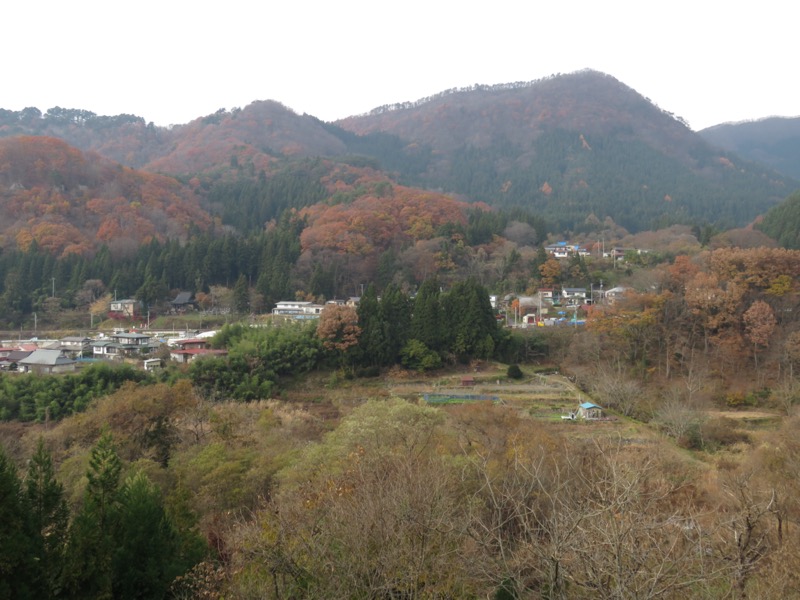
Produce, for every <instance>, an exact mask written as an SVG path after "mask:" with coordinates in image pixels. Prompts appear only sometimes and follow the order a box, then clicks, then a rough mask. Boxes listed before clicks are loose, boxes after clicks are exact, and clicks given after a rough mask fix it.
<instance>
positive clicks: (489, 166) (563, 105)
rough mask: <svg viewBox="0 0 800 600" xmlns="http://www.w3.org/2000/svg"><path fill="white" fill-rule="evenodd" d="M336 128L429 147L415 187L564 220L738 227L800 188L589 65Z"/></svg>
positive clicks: (566, 223)
mask: <svg viewBox="0 0 800 600" xmlns="http://www.w3.org/2000/svg"><path fill="white" fill-rule="evenodd" d="M337 125H339V126H341V127H342V128H345V129H347V130H349V131H352V132H355V133H358V134H366V133H372V132H377V131H380V132H385V133H390V134H394V135H397V136H399V137H400V138H402V139H405V140H407V141H408V142H409V147H414V148H420V147H421V148H425V149H426V150H427V151H429V152H432V157H433V158H432V160H431V161H430V163H429V165H428V169H427V170H426V171H425V172H424V173H423V174H422V175H421V177H419V178H418V180H416V181H417V183H418V184H419V185H428V186H436V187H439V188H442V189H447V190H452V191H456V192H459V193H463V194H465V195H467V196H469V197H471V198H473V199H480V200H483V201H486V202H488V203H489V204H493V205H500V206H508V205H523V206H526V207H527V208H529V209H530V210H533V211H534V212H537V213H538V214H542V215H543V216H545V217H548V218H549V219H550V220H552V221H553V222H555V223H558V224H559V225H560V226H561V227H562V228H578V227H580V224H581V223H582V221H583V219H584V218H585V216H586V215H587V214H589V213H593V214H595V215H597V216H599V217H600V218H602V217H605V216H610V217H612V218H613V219H614V220H615V221H617V222H618V223H620V224H622V225H623V226H625V227H627V228H629V229H632V230H642V229H649V228H653V227H654V225H656V224H659V225H664V224H669V223H670V222H691V221H709V222H716V223H718V224H719V225H721V226H733V225H742V224H744V223H746V222H748V221H750V220H752V219H753V218H754V217H756V216H757V215H758V214H759V213H762V212H764V211H765V210H766V209H767V208H769V207H770V206H772V205H774V204H775V203H776V202H778V201H779V200H780V199H782V198H784V197H785V196H786V195H788V194H789V193H790V192H791V191H793V190H794V189H795V187H796V186H797V185H798V184H797V183H796V182H793V181H791V180H789V179H788V178H786V177H781V176H778V175H777V174H775V173H772V172H771V171H769V170H767V169H764V168H762V167H760V166H758V165H755V164H750V163H746V162H744V161H742V160H741V159H739V158H737V157H736V156H734V155H732V154H730V153H728V152H725V151H722V150H718V149H715V148H714V147H712V146H711V145H709V144H708V143H707V142H706V141H705V140H703V139H702V138H701V137H700V136H698V135H697V134H695V133H693V132H692V131H691V130H690V129H689V128H688V127H687V126H686V124H685V123H684V122H683V121H682V120H681V119H680V117H675V116H673V115H671V114H670V113H667V112H664V111H662V110H660V109H659V108H658V107H656V106H655V105H653V104H652V103H651V102H649V101H648V100H647V99H646V98H643V97H642V96H641V95H639V94H638V93H636V92H635V91H634V90H632V89H630V88H628V87H626V86H625V85H623V84H621V83H620V82H619V81H617V80H616V79H614V78H613V77H610V76H607V75H603V74H601V73H596V72H591V71H587V72H580V73H575V74H572V75H565V76H558V77H553V78H550V79H546V80H542V81H537V82H531V83H520V84H510V85H498V86H477V87H473V88H467V89H460V90H450V91H448V92H444V93H442V94H439V95H436V96H434V97H431V98H426V99H423V100H420V101H418V102H415V103H407V104H401V105H393V106H384V107H380V108H378V109H375V110H373V111H372V112H371V113H369V114H367V115H361V116H358V117H351V118H348V119H344V120H342V121H340V122H338V123H337Z"/></svg>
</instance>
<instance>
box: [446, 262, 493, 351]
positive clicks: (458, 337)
mask: <svg viewBox="0 0 800 600" xmlns="http://www.w3.org/2000/svg"><path fill="white" fill-rule="evenodd" d="M442 304H443V306H444V314H445V315H446V319H445V321H446V323H447V327H446V333H447V344H448V349H449V350H450V351H451V352H453V353H454V354H455V355H456V356H458V357H459V358H460V359H461V360H468V359H469V358H473V357H480V358H488V357H489V356H491V354H492V353H493V351H494V346H495V342H496V340H497V335H498V329H497V322H496V320H495V318H494V311H493V310H492V305H491V303H490V302H489V294H488V292H487V290H486V288H484V287H483V286H482V285H479V284H478V283H477V282H476V281H475V280H474V279H472V278H470V279H467V280H465V281H461V282H458V283H456V284H455V285H454V286H453V288H452V289H451V290H450V291H449V292H448V293H447V294H446V295H445V296H444V297H443V299H442Z"/></svg>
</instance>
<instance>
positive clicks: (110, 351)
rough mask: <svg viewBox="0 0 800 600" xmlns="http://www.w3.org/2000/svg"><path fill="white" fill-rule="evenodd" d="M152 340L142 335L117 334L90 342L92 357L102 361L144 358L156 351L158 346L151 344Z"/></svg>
mask: <svg viewBox="0 0 800 600" xmlns="http://www.w3.org/2000/svg"><path fill="white" fill-rule="evenodd" d="M151 340H152V338H151V337H150V336H149V335H145V334H143V333H128V332H117V333H113V334H111V335H110V336H109V337H108V338H103V339H99V340H93V341H92V342H91V344H90V345H91V347H92V356H94V357H95V358H104V359H122V358H127V357H138V356H146V355H148V354H150V353H151V352H153V351H154V350H156V349H158V347H159V346H160V344H154V343H152V342H151Z"/></svg>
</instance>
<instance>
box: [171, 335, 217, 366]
mask: <svg viewBox="0 0 800 600" xmlns="http://www.w3.org/2000/svg"><path fill="white" fill-rule="evenodd" d="M208 342H209V340H208V339H207V338H191V339H180V340H175V342H174V344H175V346H176V347H175V349H173V350H170V353H169V357H170V358H171V359H172V360H174V361H175V362H178V363H181V364H185V363H190V362H192V361H193V360H195V359H197V358H198V357H200V356H225V355H227V354H228V351H227V350H215V349H212V348H209V343H208Z"/></svg>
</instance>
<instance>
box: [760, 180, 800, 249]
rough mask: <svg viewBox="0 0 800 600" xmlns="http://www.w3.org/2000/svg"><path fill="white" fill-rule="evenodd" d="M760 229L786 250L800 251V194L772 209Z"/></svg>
mask: <svg viewBox="0 0 800 600" xmlns="http://www.w3.org/2000/svg"><path fill="white" fill-rule="evenodd" d="M758 228H759V229H760V230H761V231H763V232H764V233H766V234H767V235H768V236H770V237H771V238H772V239H774V240H777V241H778V243H779V244H780V245H781V246H783V247H784V248H792V249H795V250H797V249H800V192H797V193H795V194H792V195H791V196H789V197H788V198H787V199H786V200H785V201H783V202H781V203H780V204H779V205H778V206H775V207H773V208H771V209H770V211H769V212H768V213H767V214H766V215H764V218H763V219H762V221H761V222H760V223H759V224H758Z"/></svg>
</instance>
